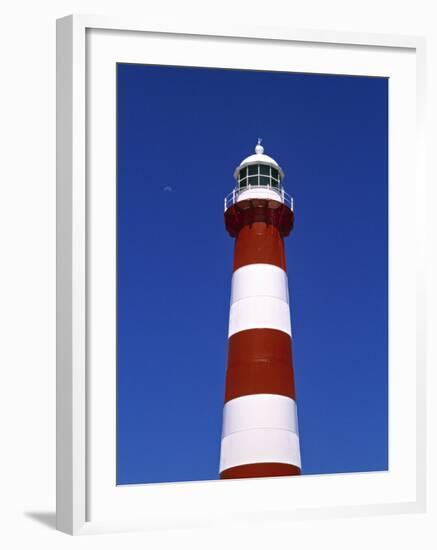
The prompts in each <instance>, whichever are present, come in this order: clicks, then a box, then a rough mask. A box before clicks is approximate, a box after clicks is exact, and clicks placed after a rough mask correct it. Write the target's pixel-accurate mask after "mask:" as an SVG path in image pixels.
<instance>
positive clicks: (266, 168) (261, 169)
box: [259, 164, 270, 176]
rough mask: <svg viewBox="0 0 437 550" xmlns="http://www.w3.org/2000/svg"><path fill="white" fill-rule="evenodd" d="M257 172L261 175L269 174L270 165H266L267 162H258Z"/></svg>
mask: <svg viewBox="0 0 437 550" xmlns="http://www.w3.org/2000/svg"><path fill="white" fill-rule="evenodd" d="M259 173H260V174H261V175H262V176H270V166H267V164H260V167H259Z"/></svg>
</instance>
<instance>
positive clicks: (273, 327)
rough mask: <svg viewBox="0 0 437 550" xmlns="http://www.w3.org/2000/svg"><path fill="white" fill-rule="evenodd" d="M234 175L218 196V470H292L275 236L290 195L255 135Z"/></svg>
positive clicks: (238, 474)
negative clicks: (227, 272) (221, 385)
mask: <svg viewBox="0 0 437 550" xmlns="http://www.w3.org/2000/svg"><path fill="white" fill-rule="evenodd" d="M234 177H235V179H236V182H237V184H236V187H235V189H234V191H233V192H232V193H231V194H230V195H229V196H228V197H227V198H226V199H225V225H226V229H227V231H228V233H229V234H230V235H231V236H232V237H235V249H234V272H233V276H232V292H231V309H230V315H229V340H228V366H227V371H226V389H225V405H224V410H223V430H222V441H221V456H220V478H221V479H232V478H244V477H272V476H290V475H299V474H300V450H299V435H298V426H297V413H296V397H295V388H294V374H293V359H292V349H291V323H290V308H289V297H288V280H287V272H286V266H285V249H284V241H283V238H284V237H286V236H287V235H288V234H289V233H290V231H291V230H292V228H293V222H294V213H293V201H292V199H291V197H289V196H288V195H287V194H286V193H285V191H284V188H283V186H282V180H283V178H284V173H283V171H282V170H281V168H280V166H279V165H278V164H277V163H276V162H275V161H274V160H273V159H272V158H271V157H269V156H267V155H265V154H264V148H263V147H262V146H261V140H258V144H257V146H256V147H255V154H254V155H251V156H249V157H247V158H246V159H245V160H243V162H242V163H241V164H240V165H239V166H238V167H237V169H236V170H235V173H234Z"/></svg>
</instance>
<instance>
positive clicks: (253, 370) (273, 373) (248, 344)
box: [225, 328, 296, 403]
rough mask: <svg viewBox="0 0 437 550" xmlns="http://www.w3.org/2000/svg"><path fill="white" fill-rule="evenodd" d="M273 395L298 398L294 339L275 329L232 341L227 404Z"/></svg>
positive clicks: (245, 332) (248, 332) (241, 335)
mask: <svg viewBox="0 0 437 550" xmlns="http://www.w3.org/2000/svg"><path fill="white" fill-rule="evenodd" d="M256 393H272V394H278V395H285V396H286V397H291V398H292V399H296V392H295V387H294V375H293V357H292V349H291V338H290V336H289V335H288V334H286V333H285V332H282V331H280V330H274V329H266V328H262V329H251V330H243V331H241V332H237V333H236V334H233V335H232V336H231V337H230V338H229V348H228V368H227V371H226V390H225V403H226V402H228V401H230V400H231V399H235V398H236V397H242V396H243V395H252V394H256Z"/></svg>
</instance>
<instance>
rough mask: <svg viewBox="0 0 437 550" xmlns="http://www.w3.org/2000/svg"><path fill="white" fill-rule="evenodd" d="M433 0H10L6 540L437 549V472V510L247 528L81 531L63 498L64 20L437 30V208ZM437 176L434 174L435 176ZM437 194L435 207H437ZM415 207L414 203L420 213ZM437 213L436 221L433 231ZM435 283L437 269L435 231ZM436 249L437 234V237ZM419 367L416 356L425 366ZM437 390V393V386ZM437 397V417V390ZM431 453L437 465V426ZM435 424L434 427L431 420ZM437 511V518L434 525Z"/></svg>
mask: <svg viewBox="0 0 437 550" xmlns="http://www.w3.org/2000/svg"><path fill="white" fill-rule="evenodd" d="M436 4H437V3H436V2H435V1H433V0H416V1H415V2H402V1H400V0H397V1H396V0H355V1H353V0H329V1H324V0H317V1H316V0H306V1H305V0H301V1H295V0H288V1H285V0H284V1H281V0H264V1H261V0H250V1H249V0H247V1H243V0H231V1H229V0H221V1H220V2H218V1H217V0H215V1H211V0H210V1H207V0H206V1H203V2H202V1H201V0H199V1H195V0H183V1H179V2H178V1H177V0H160V1H159V2H157V1H156V2H154V1H149V2H147V1H144V0H143V1H135V0H123V1H118V2H116V1H114V0H106V1H103V0H87V1H83V0H82V1H81V0H70V1H66V0H39V1H38V2H31V1H29V0H15V2H12V1H11V2H9V3H8V4H4V5H3V6H2V10H1V22H2V25H1V33H0V45H1V49H0V52H1V54H0V55H1V64H0V76H1V84H0V151H1V153H2V154H1V155H0V173H1V174H2V176H1V178H0V186H1V195H0V239H1V247H0V251H1V256H0V258H1V265H0V334H1V339H0V357H1V359H0V368H1V371H0V372H1V383H0V419H1V424H0V427H1V432H0V434H1V437H0V442H1V447H0V480H1V481H0V525H1V526H2V527H1V529H0V545H1V546H2V547H3V548H7V549H15V548H26V547H31V548H44V549H47V550H49V549H51V548H61V549H63V548H71V547H74V548H93V547H95V546H100V545H101V546H102V547H105V548H107V549H108V548H119V547H120V546H123V547H124V548H146V547H148V548H154V549H155V548H158V549H160V548H193V549H195V548H219V547H220V548H222V547H224V546H227V547H228V548H237V547H238V546H241V547H244V548H247V547H249V546H251V547H253V548H266V547H267V548H292V547H293V546H295V545H296V537H297V536H298V535H299V544H298V546H299V550H301V549H302V550H304V549H310V548H321V547H323V548H328V549H329V548H354V550H359V549H361V548H363V549H364V548H366V549H368V548H369V547H375V548H378V549H379V548H384V547H385V546H392V545H391V538H392V536H393V533H396V541H397V544H396V545H395V546H396V548H418V549H419V548H420V549H421V550H422V549H430V548H436V547H437V512H436V510H437V502H436V500H437V498H436V497H437V491H436V479H437V478H436V476H435V474H433V473H432V471H431V477H430V489H431V490H430V493H431V495H430V497H431V498H430V512H429V513H428V514H425V515H413V516H392V517H378V518H363V519H349V520H346V521H340V520H332V521H326V520H322V521H318V522H304V521H301V522H295V523H292V524H289V523H286V524H285V523H284V524H283V523H271V524H263V525H258V526H241V527H238V528H235V527H234V528H232V529H231V528H227V527H225V526H224V527H223V529H220V530H219V529H217V530H215V531H214V532H211V531H205V530H195V531H188V530H185V531H172V532H154V533H132V534H120V535H100V536H93V537H78V538H72V537H68V536H67V535H63V534H61V533H58V532H56V531H55V530H54V521H55V520H54V509H55V475H54V474H55V445H54V437H55V416H54V410H55V19H56V18H57V17H61V16H63V15H67V14H69V13H72V12H77V13H80V12H81V13H96V14H108V15H109V14H111V15H114V14H115V15H116V14H124V15H127V14H130V15H132V14H140V15H141V17H142V18H150V19H151V20H153V21H156V22H159V21H165V20H166V19H168V18H171V20H174V21H177V22H180V24H181V26H182V24H183V22H184V21H186V22H189V21H190V20H192V19H196V20H197V21H198V22H201V21H202V20H203V21H208V20H211V19H213V20H214V21H215V22H216V23H217V24H219V23H220V22H223V23H224V24H226V25H228V24H229V22H235V23H238V24H243V23H250V24H253V25H257V24H263V25H287V26H292V27H295V28H299V27H300V28H310V29H311V28H313V29H322V28H327V29H331V30H346V31H348V30H354V31H363V32H383V33H403V34H419V35H425V34H426V35H427V36H428V41H429V43H428V48H429V51H428V54H429V55H428V67H429V70H430V73H429V82H428V98H429V117H428V135H429V140H428V149H429V152H430V155H429V156H430V159H432V166H431V165H430V174H429V187H430V193H432V197H431V196H430V199H429V201H428V202H429V205H430V206H429V212H430V215H431V216H430V217H433V216H432V215H433V213H434V212H433V211H434V208H436V207H437V201H436V199H437V193H436V191H435V182H436V181H437V178H436V175H437V171H436V163H435V160H434V158H433V157H435V156H436V153H435V151H436V149H437V147H436V143H437V140H436V137H437V133H436V130H435V129H436V127H437V69H436V68H437V13H435V11H434V10H435V5H436ZM432 181H433V182H434V185H433V186H431V182H432ZM433 205H434V206H433ZM407 215H408V213H406V216H407ZM436 227H437V224H436V223H435V221H434V220H432V221H431V222H430V227H429V233H430V235H431V232H432V233H433V235H434V237H435V234H436ZM433 248H434V251H433V253H432V256H433V264H432V269H431V270H430V272H429V279H430V281H436V280H437V270H436V264H435V259H436V253H435V249H436V248H437V247H436V240H435V238H434V239H433ZM430 249H431V246H430ZM428 295H429V304H430V318H429V336H428V340H429V341H428V365H429V367H430V368H429V375H428V387H429V390H430V391H429V393H430V397H432V393H435V390H436V389H437V386H436V383H435V382H436V376H435V374H434V372H432V371H433V369H436V368H437V353H436V346H435V344H434V343H433V342H432V338H433V335H435V334H437V323H436V311H437V308H436V303H437V299H436V298H437V293H436V290H435V288H434V289H431V288H430V289H429V290H428ZM412 367H413V365H412ZM432 389H434V392H432ZM429 408H430V411H431V413H432V415H433V418H434V419H435V418H436V414H435V413H436V407H435V402H434V403H433V401H432V400H431V399H430V400H429ZM431 429H433V431H434V434H433V435H432V438H431V439H430V455H429V464H430V465H431V469H432V465H433V464H434V467H435V465H437V460H436V459H437V453H436V435H435V432H436V431H437V426H436V424H435V423H433V425H432V427H431ZM431 429H430V430H429V431H430V432H431ZM432 523H434V526H433V525H432Z"/></svg>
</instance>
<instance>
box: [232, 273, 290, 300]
mask: <svg viewBox="0 0 437 550" xmlns="http://www.w3.org/2000/svg"><path fill="white" fill-rule="evenodd" d="M254 296H271V297H273V298H278V299H279V300H283V301H284V302H287V303H288V279H287V274H286V272H285V271H284V270H283V269H282V268H280V267H278V266H276V265H271V264H250V265H245V266H243V267H240V268H239V269H237V270H236V271H235V272H234V274H233V276H232V292H231V304H234V303H235V302H238V300H244V299H245V298H251V297H254Z"/></svg>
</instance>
